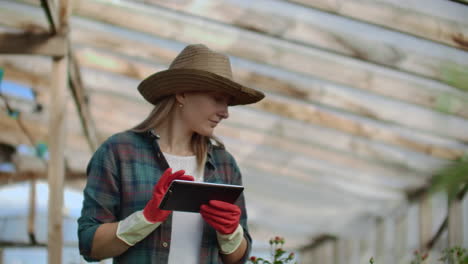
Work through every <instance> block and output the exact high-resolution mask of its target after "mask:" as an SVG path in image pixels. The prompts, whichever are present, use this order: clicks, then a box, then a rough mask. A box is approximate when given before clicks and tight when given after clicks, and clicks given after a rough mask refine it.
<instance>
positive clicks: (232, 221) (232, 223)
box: [200, 200, 241, 235]
mask: <svg viewBox="0 0 468 264" xmlns="http://www.w3.org/2000/svg"><path fill="white" fill-rule="evenodd" d="M200 214H201V215H202V217H203V219H205V221H206V222H207V223H208V224H209V225H210V226H212V227H213V228H214V229H216V231H218V232H219V233H221V234H223V235H227V234H232V233H234V231H236V229H237V227H238V226H239V220H240V216H241V210H240V208H239V206H237V205H235V204H230V203H226V202H222V201H217V200H211V201H209V202H208V204H204V205H202V206H201V207H200Z"/></svg>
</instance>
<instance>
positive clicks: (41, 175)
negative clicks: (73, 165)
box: [0, 171, 86, 186]
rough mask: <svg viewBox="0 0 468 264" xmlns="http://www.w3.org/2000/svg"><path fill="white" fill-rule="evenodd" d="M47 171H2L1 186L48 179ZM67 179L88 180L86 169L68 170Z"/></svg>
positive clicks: (0, 175) (0, 174)
mask: <svg viewBox="0 0 468 264" xmlns="http://www.w3.org/2000/svg"><path fill="white" fill-rule="evenodd" d="M46 179H47V173H46V172H45V171H20V172H5V171H1V172H0V186H3V185H7V184H15V183H20V182H26V181H31V180H46ZM66 180H67V181H77V180H86V174H85V173H84V171H81V172H78V171H67V172H66Z"/></svg>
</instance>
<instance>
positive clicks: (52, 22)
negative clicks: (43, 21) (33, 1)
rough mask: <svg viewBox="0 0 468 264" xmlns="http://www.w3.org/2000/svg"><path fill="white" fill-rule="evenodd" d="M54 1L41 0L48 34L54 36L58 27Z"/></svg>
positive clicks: (57, 13)
mask: <svg viewBox="0 0 468 264" xmlns="http://www.w3.org/2000/svg"><path fill="white" fill-rule="evenodd" d="M55 3H56V1H54V0H41V5H42V8H44V12H45V14H46V17H47V20H48V22H49V26H50V32H51V33H52V34H53V35H55V34H56V33H57V32H58V29H59V27H60V21H59V12H58V8H57V6H56V4H55Z"/></svg>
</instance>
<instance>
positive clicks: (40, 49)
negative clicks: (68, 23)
mask: <svg viewBox="0 0 468 264" xmlns="http://www.w3.org/2000/svg"><path fill="white" fill-rule="evenodd" d="M66 51H67V41H66V39H65V37H63V36H57V35H51V34H50V33H31V32H24V33H0V54H2V53H3V54H32V55H46V56H55V57H61V56H64V55H65V53H66Z"/></svg>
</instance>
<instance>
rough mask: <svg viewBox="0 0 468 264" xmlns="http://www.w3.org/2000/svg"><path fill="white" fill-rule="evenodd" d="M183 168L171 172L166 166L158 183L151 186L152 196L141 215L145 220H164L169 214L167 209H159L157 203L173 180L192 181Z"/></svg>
mask: <svg viewBox="0 0 468 264" xmlns="http://www.w3.org/2000/svg"><path fill="white" fill-rule="evenodd" d="M184 173H185V171H184V170H180V171H176V172H174V173H172V169H171V168H168V169H167V170H166V171H165V172H164V173H163V175H162V176H161V178H160V179H159V181H158V183H156V184H155V185H154V188H153V197H152V198H151V200H150V201H149V202H148V203H147V204H146V206H145V209H143V215H144V216H145V218H146V220H148V221H149V222H152V223H156V222H162V221H164V220H166V218H167V217H168V216H169V215H170V214H171V212H172V211H168V210H161V209H159V204H160V203H161V200H162V199H163V197H164V194H165V193H166V191H167V189H168V188H169V186H170V185H171V182H172V181H173V180H184V181H193V180H194V178H193V177H192V176H190V175H185V174H184Z"/></svg>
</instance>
